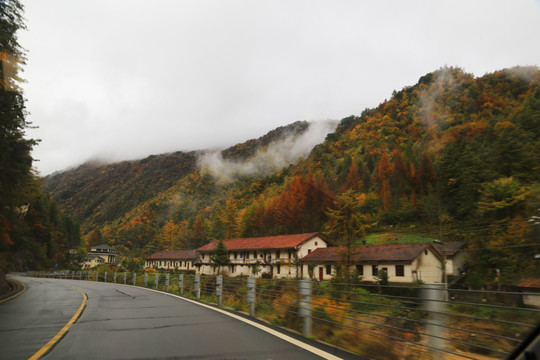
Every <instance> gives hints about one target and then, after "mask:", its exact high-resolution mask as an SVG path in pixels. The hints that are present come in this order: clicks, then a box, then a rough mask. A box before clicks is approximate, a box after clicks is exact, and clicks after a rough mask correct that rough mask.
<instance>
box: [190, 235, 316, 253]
mask: <svg viewBox="0 0 540 360" xmlns="http://www.w3.org/2000/svg"><path fill="white" fill-rule="evenodd" d="M315 236H318V237H320V238H321V239H323V240H325V239H324V238H323V237H322V236H321V235H320V234H319V233H316V232H315V233H308V234H295V235H277V236H265V237H253V238H244V239H231V240H224V241H223V243H224V244H225V247H226V248H227V250H255V249H283V248H294V247H297V246H298V245H300V244H302V243H303V242H305V241H307V240H309V239H311V238H313V237H315ZM325 241H326V240H325ZM216 244H217V241H212V242H211V243H208V244H206V245H204V246H202V247H200V248H198V249H197V251H212V250H214V249H215V248H216Z"/></svg>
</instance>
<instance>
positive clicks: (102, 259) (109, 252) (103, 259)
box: [82, 244, 117, 269]
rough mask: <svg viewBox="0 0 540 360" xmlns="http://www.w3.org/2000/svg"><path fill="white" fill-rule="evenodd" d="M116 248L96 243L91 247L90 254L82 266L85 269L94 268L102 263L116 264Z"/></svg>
mask: <svg viewBox="0 0 540 360" xmlns="http://www.w3.org/2000/svg"><path fill="white" fill-rule="evenodd" d="M116 256H117V253H116V249H115V248H113V247H110V246H109V245H103V244H102V245H95V246H92V247H90V251H88V255H87V257H86V259H85V260H84V262H83V264H82V266H83V268H84V269H92V268H94V267H96V266H98V265H100V264H111V265H116Z"/></svg>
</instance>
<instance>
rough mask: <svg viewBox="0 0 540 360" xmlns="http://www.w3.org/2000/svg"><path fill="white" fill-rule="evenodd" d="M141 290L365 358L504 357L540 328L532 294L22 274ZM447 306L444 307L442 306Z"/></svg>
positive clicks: (191, 277)
mask: <svg viewBox="0 0 540 360" xmlns="http://www.w3.org/2000/svg"><path fill="white" fill-rule="evenodd" d="M28 276H37V277H50V278H51V277H54V278H60V279H76V280H94V281H105V282H113V283H120V284H129V285H135V286H142V287H149V288H154V289H158V290H162V291H167V292H172V293H176V294H179V295H182V296H185V297H189V298H193V299H196V300H200V301H205V302H210V303H214V304H216V305H217V306H225V307H228V308H231V309H233V310H236V311H243V312H245V313H248V314H249V315H251V316H256V317H259V318H262V319H265V320H267V321H269V322H270V323H272V324H274V325H277V326H282V327H287V328H289V329H292V330H295V331H298V332H300V333H303V335H304V336H306V337H314V338H316V339H320V340H323V341H325V342H326V343H330V344H334V345H336V346H339V347H342V348H345V349H347V350H349V351H352V352H355V353H357V354H359V355H362V356H367V357H370V358H393V357H395V358H405V357H407V356H409V357H411V358H415V359H423V358H425V359H429V358H441V357H442V355H445V356H446V357H447V358H455V359H462V358H463V359H477V358H479V357H482V358H483V359H485V358H486V357H487V358H506V357H508V356H509V355H510V354H511V353H512V351H513V350H514V349H515V348H516V347H518V346H519V344H520V343H521V342H522V341H523V340H524V339H525V338H526V337H527V335H528V333H529V332H531V331H532V330H533V329H534V328H535V327H536V325H538V324H540V309H538V308H535V307H532V306H527V305H525V304H524V303H523V297H524V296H526V297H528V298H529V299H530V298H536V299H538V301H539V302H540V293H531V292H523V293H522V292H504V291H480V290H465V289H444V287H443V286H442V285H440V284H431V285H420V286H403V285H401V286H381V285H373V284H341V283H335V282H316V281H312V280H289V279H279V280H272V279H259V278H257V279H256V278H254V277H247V278H246V277H237V278H229V277H223V276H217V277H216V276H204V275H187V274H182V273H143V274H136V273H125V272H123V273H116V272H114V273H113V274H112V275H111V274H108V273H107V272H104V273H99V272H97V271H93V272H91V271H77V272H75V271H71V272H68V271H58V272H29V273H28ZM447 299H448V300H447Z"/></svg>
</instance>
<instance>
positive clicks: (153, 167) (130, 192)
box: [43, 152, 197, 231]
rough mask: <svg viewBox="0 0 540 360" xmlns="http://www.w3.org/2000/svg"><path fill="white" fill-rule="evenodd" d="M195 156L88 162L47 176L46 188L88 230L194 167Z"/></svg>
mask: <svg viewBox="0 0 540 360" xmlns="http://www.w3.org/2000/svg"><path fill="white" fill-rule="evenodd" d="M196 159H197V158H196V154H195V153H193V152H190V153H183V152H176V153H174V154H166V155H157V156H149V157H147V158H146V159H143V160H138V161H123V162H119V163H114V164H100V163H97V162H89V163H85V164H83V165H81V166H79V167H77V168H75V169H71V170H67V171H65V172H61V173H55V174H53V175H49V176H47V177H45V178H44V179H43V188H44V190H45V191H47V192H49V193H50V194H51V195H52V196H53V197H54V198H55V200H56V201H57V202H58V204H59V205H60V206H61V208H62V210H63V211H64V212H65V213H67V214H70V216H72V217H73V218H74V219H76V220H77V221H79V222H80V223H81V224H82V225H83V231H85V230H87V229H91V228H92V227H95V226H98V227H99V226H102V225H103V224H105V223H106V222H107V221H110V220H114V219H116V218H118V217H121V216H123V215H124V214H125V213H126V212H128V211H129V210H131V209H132V208H133V207H135V206H136V205H138V204H141V203H143V202H145V201H146V200H148V199H151V198H152V197H154V196H156V195H157V194H158V193H159V192H161V191H165V190H167V189H168V188H170V187H171V186H172V185H173V184H174V183H176V181H177V180H178V179H180V178H182V177H183V176H185V175H186V174H189V173H191V172H192V171H194V170H195V168H196Z"/></svg>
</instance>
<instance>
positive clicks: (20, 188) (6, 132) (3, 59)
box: [0, 0, 37, 250]
mask: <svg viewBox="0 0 540 360" xmlns="http://www.w3.org/2000/svg"><path fill="white" fill-rule="evenodd" d="M0 29H1V31H0V250H5V249H6V248H9V246H11V245H14V240H15V238H16V237H17V236H14V234H13V231H16V229H17V223H19V220H20V219H19V218H18V213H17V210H18V209H19V207H20V206H22V205H23V204H24V203H26V202H28V201H29V199H28V197H29V192H30V191H31V190H32V186H33V184H34V183H35V176H34V174H33V173H32V171H31V167H32V156H31V154H30V153H31V151H32V148H33V146H34V145H35V144H36V143H37V141H36V140H32V139H26V138H25V130H26V129H27V128H28V127H29V125H30V123H29V122H27V121H26V109H25V103H24V97H23V94H22V90H21V89H20V87H19V84H20V82H21V79H20V78H19V77H18V74H19V72H20V71H21V66H22V65H24V63H25V54H24V51H23V50H22V48H21V46H20V45H19V43H18V41H17V35H16V33H17V32H18V31H19V30H22V29H25V24H24V19H23V6H22V5H21V4H20V3H19V1H18V0H11V1H1V6H0Z"/></svg>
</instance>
